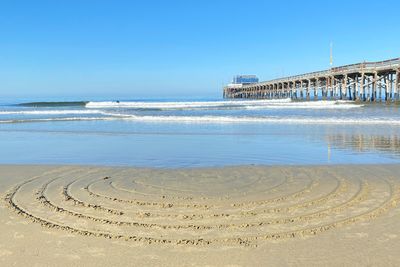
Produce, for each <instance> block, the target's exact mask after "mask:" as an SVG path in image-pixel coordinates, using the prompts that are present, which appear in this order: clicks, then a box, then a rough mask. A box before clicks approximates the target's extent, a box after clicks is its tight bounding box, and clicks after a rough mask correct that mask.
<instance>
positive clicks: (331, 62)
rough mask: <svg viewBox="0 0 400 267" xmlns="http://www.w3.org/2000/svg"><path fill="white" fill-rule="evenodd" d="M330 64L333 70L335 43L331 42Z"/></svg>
mask: <svg viewBox="0 0 400 267" xmlns="http://www.w3.org/2000/svg"><path fill="white" fill-rule="evenodd" d="M329 64H330V65H331V68H332V67H333V43H332V42H331V55H330V61H329Z"/></svg>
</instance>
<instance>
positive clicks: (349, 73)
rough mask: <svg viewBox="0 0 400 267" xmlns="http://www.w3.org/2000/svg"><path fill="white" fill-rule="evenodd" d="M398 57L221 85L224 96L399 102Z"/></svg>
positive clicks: (399, 59) (399, 64)
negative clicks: (271, 78)
mask: <svg viewBox="0 0 400 267" xmlns="http://www.w3.org/2000/svg"><path fill="white" fill-rule="evenodd" d="M399 81H400V58H396V59H390V60H385V61H380V62H363V63H358V64H352V65H346V66H341V67H335V68H331V69H329V70H324V71H317V72H312V73H306V74H301V75H296V76H290V77H285V78H279V79H274V80H271V81H265V82H260V83H254V84H249V85H239V86H237V85H236V86H226V87H224V92H223V94H224V98H250V99H278V98H292V99H299V100H302V99H304V100H311V99H314V100H319V99H323V100H325V99H332V100H333V99H335V100H339V99H342V100H354V101H370V102H375V101H398V100H399V92H400V83H399Z"/></svg>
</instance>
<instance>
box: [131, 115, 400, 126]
mask: <svg viewBox="0 0 400 267" xmlns="http://www.w3.org/2000/svg"><path fill="white" fill-rule="evenodd" d="M123 119H124V120H130V121H143V122H173V123H228V124H229V123H272V124H321V125H329V124H334V125H396V126H398V125H400V120H393V119H387V118H370V119H363V118H332V117H331V118H301V117H292V118H290V117H289V118H288V117H284V118H282V117H234V116H135V115H130V116H124V117H123Z"/></svg>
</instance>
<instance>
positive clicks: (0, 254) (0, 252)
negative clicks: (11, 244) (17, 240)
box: [0, 249, 13, 258]
mask: <svg viewBox="0 0 400 267" xmlns="http://www.w3.org/2000/svg"><path fill="white" fill-rule="evenodd" d="M12 254H13V253H12V251H10V250H7V249H0V258H2V257H6V256H10V255H12Z"/></svg>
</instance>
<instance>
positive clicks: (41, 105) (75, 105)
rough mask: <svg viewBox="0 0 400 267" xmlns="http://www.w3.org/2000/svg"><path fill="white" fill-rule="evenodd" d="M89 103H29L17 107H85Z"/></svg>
mask: <svg viewBox="0 0 400 267" xmlns="http://www.w3.org/2000/svg"><path fill="white" fill-rule="evenodd" d="M87 103H88V101H65V102H28V103H21V104H18V105H17V106H23V107H84V106H85V105H86V104H87Z"/></svg>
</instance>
